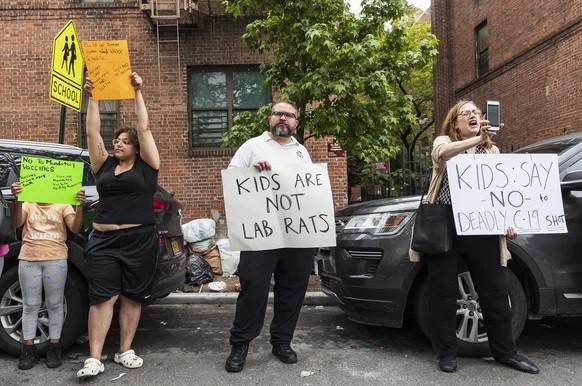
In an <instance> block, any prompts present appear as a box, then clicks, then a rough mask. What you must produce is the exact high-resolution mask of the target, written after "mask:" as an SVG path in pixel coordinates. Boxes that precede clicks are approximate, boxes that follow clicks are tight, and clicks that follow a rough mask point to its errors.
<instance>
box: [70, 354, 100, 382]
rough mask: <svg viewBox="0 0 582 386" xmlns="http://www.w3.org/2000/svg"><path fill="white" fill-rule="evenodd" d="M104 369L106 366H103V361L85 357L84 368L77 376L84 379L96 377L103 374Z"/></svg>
mask: <svg viewBox="0 0 582 386" xmlns="http://www.w3.org/2000/svg"><path fill="white" fill-rule="evenodd" d="M104 370H105V366H103V363H101V361H99V360H97V359H95V358H87V359H85V363H84V365H83V368H82V369H81V370H79V371H77V378H81V379H84V378H90V377H95V376H97V375H99V374H101V373H102V372H103V371H104Z"/></svg>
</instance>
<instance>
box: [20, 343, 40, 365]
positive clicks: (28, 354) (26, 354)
mask: <svg viewBox="0 0 582 386" xmlns="http://www.w3.org/2000/svg"><path fill="white" fill-rule="evenodd" d="M37 363H38V351H36V346H27V345H22V348H21V349H20V358H18V368H19V369H20V370H30V369H32V367H33V366H34V365H35V364H37Z"/></svg>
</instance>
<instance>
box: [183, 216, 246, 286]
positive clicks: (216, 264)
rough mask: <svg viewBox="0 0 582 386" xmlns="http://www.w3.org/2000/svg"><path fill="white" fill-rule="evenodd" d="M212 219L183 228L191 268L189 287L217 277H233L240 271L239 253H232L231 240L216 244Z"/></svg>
mask: <svg viewBox="0 0 582 386" xmlns="http://www.w3.org/2000/svg"><path fill="white" fill-rule="evenodd" d="M215 229H216V223H215V222H214V220H213V219H208V218H203V219H196V220H192V221H190V222H188V223H186V224H184V225H182V233H183V234H184V241H185V242H186V251H187V253H188V264H187V266H186V284H191V285H201V284H206V283H210V282H211V281H213V279H214V275H217V276H220V275H223V276H231V275H233V274H234V273H235V272H236V270H237V267H238V261H239V257H240V256H239V252H234V251H231V250H230V244H229V242H228V239H219V240H215V234H216V232H215Z"/></svg>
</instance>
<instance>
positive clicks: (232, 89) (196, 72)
mask: <svg viewBox="0 0 582 386" xmlns="http://www.w3.org/2000/svg"><path fill="white" fill-rule="evenodd" d="M189 92H190V127H191V130H192V132H191V140H192V143H191V145H192V147H203V146H214V147H216V146H219V145H220V141H221V138H222V135H223V134H224V133H225V132H226V131H227V130H228V129H229V128H230V127H232V124H233V119H234V117H235V116H236V114H238V113H239V112H241V111H248V112H251V113H255V112H256V111H257V110H258V109H259V107H261V106H262V105H264V104H266V103H268V102H269V100H270V92H269V89H268V87H267V86H266V85H265V77H264V75H263V74H261V73H260V72H259V69H258V67H256V66H255V67H228V68H227V67H220V68H219V67H215V68H212V67H205V68H198V67H191V68H190V69H189Z"/></svg>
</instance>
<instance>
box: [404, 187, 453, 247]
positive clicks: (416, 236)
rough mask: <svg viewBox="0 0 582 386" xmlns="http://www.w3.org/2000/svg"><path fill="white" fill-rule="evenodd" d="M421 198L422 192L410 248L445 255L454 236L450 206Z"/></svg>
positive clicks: (451, 244)
mask: <svg viewBox="0 0 582 386" xmlns="http://www.w3.org/2000/svg"><path fill="white" fill-rule="evenodd" d="M439 189H440V187H439ZM423 198H424V193H423V195H422V197H421V198H420V206H419V207H418V211H417V212H416V219H415V221H414V227H413V231H412V241H411V244H410V248H411V249H412V250H414V251H417V252H420V253H422V254H429V255H447V254H449V253H450V252H451V250H452V247H453V237H454V228H453V225H452V224H453V216H452V211H451V206H450V205H446V204H434V203H428V202H423Z"/></svg>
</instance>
